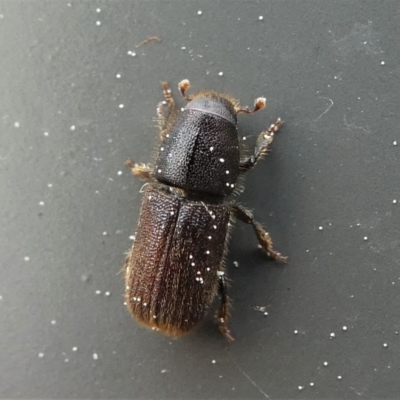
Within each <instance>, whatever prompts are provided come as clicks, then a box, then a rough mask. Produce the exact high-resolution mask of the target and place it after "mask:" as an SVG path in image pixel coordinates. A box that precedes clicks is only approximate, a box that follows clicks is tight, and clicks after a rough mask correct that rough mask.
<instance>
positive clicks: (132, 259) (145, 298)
mask: <svg viewBox="0 0 400 400" xmlns="http://www.w3.org/2000/svg"><path fill="white" fill-rule="evenodd" d="M229 218H230V207H229V205H226V204H208V203H207V204H206V203H204V202H198V201H192V200H188V199H185V198H182V197H178V196H177V195H176V194H175V193H173V192H169V191H168V190H167V189H165V187H164V186H162V185H150V186H148V187H147V188H146V190H145V193H144V199H143V203H142V209H141V213H140V219H139V222H138V228H137V232H136V238H135V243H134V245H133V248H132V250H131V251H130V253H129V254H128V257H127V262H126V269H127V270H126V275H125V276H126V278H125V281H126V293H125V298H126V303H127V305H128V308H129V310H130V312H131V313H132V314H133V316H135V317H136V318H137V319H138V320H139V321H140V322H142V323H143V324H144V325H147V326H150V327H153V328H156V329H160V330H162V331H163V332H164V333H166V334H169V335H173V336H178V335H181V334H184V333H186V332H188V331H190V330H192V329H193V327H194V326H195V325H197V323H198V322H199V321H200V320H201V319H202V317H203V315H204V313H205V311H206V310H207V308H208V307H209V306H210V304H211V302H212V300H213V299H214V297H215V295H216V293H217V290H218V274H220V273H221V272H222V268H223V265H222V262H223V256H224V252H225V248H226V244H227V240H228V229H229V226H228V223H229Z"/></svg>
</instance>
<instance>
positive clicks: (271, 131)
mask: <svg viewBox="0 0 400 400" xmlns="http://www.w3.org/2000/svg"><path fill="white" fill-rule="evenodd" d="M282 125H283V121H282V120H281V119H280V118H278V119H277V120H276V122H275V123H274V124H272V125H271V126H270V127H269V128H268V129H267V130H266V131H263V132H261V133H260V134H259V135H258V139H257V143H256V148H255V149H254V155H252V156H251V157H249V158H247V159H245V160H242V161H241V162H240V171H241V172H247V171H249V170H251V169H252V168H253V167H254V166H255V165H256V164H257V161H258V160H259V159H260V158H261V157H262V156H263V155H264V154H266V153H267V152H268V149H269V146H270V145H271V143H272V142H273V140H274V135H275V133H276V132H278V130H279V128H280V127H281V126H282Z"/></svg>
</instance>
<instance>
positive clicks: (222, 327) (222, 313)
mask: <svg viewBox="0 0 400 400" xmlns="http://www.w3.org/2000/svg"><path fill="white" fill-rule="evenodd" d="M218 278H219V281H218V285H219V286H218V292H219V294H220V295H221V304H220V306H219V310H218V312H217V319H218V324H219V331H220V332H221V333H222V334H223V335H224V336H225V337H226V338H227V339H228V340H229V341H230V342H233V341H234V340H235V338H234V337H233V336H232V335H231V331H230V330H229V326H228V320H229V297H228V294H227V283H226V278H225V275H224V273H223V272H220V273H219V276H218Z"/></svg>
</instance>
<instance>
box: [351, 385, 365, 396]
mask: <svg viewBox="0 0 400 400" xmlns="http://www.w3.org/2000/svg"><path fill="white" fill-rule="evenodd" d="M349 389H351V390H352V391H353V392H355V393H356V394H358V395H359V396H362V395H363V393H361V392H358V391H357V390H356V389H355V388H353V387H352V386H349Z"/></svg>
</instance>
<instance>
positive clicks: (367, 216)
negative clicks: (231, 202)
mask: <svg viewBox="0 0 400 400" xmlns="http://www.w3.org/2000/svg"><path fill="white" fill-rule="evenodd" d="M199 10H201V11H202V13H201V14H199V13H198V11H199ZM259 16H263V19H260V18H259ZM97 21H99V23H97ZM154 35H157V36H159V37H160V38H161V39H162V42H161V43H156V42H151V43H148V44H147V45H145V46H142V47H139V48H135V44H137V43H139V42H141V41H142V40H143V39H145V38H146V37H148V36H154ZM399 37H400V18H399V6H398V2H397V1H375V0H374V1H350V2H349V1H301V2H300V1H297V2H296V1H285V0H279V1H268V2H267V1H265V2H262V1H258V2H255V1H229V2H228V1H225V2H222V1H211V0H210V1H196V2H194V1H178V0H175V1H163V2H162V1H148V2H145V1H142V2H138V1H134V2H128V1H107V2H106V1H85V2H83V1H82V2H77V1H72V2H70V3H68V1H55V0H54V1H47V2H44V1H17V0H12V1H1V2H0V118H1V122H0V124H1V125H0V129H1V132H0V195H1V197H0V198H1V207H0V213H1V214H0V296H1V297H0V321H1V322H0V397H2V398H22V397H25V398H26V397H31V398H143V399H158V398H182V399H227V398H230V399H245V398H246V399H263V398H267V399H268V398H270V399H277V398H281V399H289V398H290V399H297V398H308V399H328V398H346V399H353V398H354V399H357V398H364V399H377V398H395V397H397V396H398V394H399V393H400V379H399V368H400V357H399V350H400V344H399V335H398V330H400V315H399V300H400V298H399V288H400V271H399V267H400V261H399V245H400V236H399V226H400V179H399V167H400V161H399V156H400V133H399V129H400V118H399V101H400V99H399V93H400V79H399V75H400V62H399V61H400V60H399V58H400V52H399ZM132 52H135V53H136V55H135V56H132ZM220 72H223V74H222V75H220V74H219V73H220ZM117 74H120V75H121V76H120V78H118V77H117ZM183 78H189V79H190V80H191V82H192V86H193V90H199V89H204V88H214V89H216V90H220V91H225V92H228V93H231V94H232V95H235V96H237V97H238V98H240V100H241V102H242V103H243V104H244V105H246V104H249V105H251V104H252V102H253V100H254V98H255V97H257V96H260V95H265V96H266V97H267V98H268V100H269V106H268V108H267V110H266V111H262V112H260V113H258V114H256V115H254V116H242V117H241V120H240V126H241V128H242V132H243V135H248V139H247V143H249V144H254V142H255V138H256V134H257V133H258V132H260V131H261V130H262V129H263V128H265V127H266V126H267V125H269V123H271V122H273V121H274V120H275V119H276V118H277V117H278V116H280V117H282V118H283V119H284V120H285V123H286V125H285V127H284V129H282V132H281V133H280V134H279V137H277V138H276V141H275V143H274V145H273V151H272V152H271V154H270V155H269V156H268V157H267V158H266V159H265V160H264V161H263V162H262V163H260V164H259V166H258V167H257V168H256V169H255V170H254V171H253V172H251V173H250V174H249V175H248V177H247V187H246V191H245V193H244V194H243V195H242V196H241V197H240V200H241V202H242V203H243V204H245V205H247V206H249V207H251V208H254V210H255V215H256V217H257V218H258V219H259V220H260V221H261V222H262V223H264V224H265V226H267V227H268V230H269V231H270V232H271V234H272V235H273V239H274V241H275V244H276V247H277V248H278V249H279V250H281V251H282V252H283V253H285V254H287V255H288V256H290V264H289V265H288V266H287V267H284V268H283V267H281V266H277V265H275V264H274V263H272V262H268V261H266V260H265V258H264V257H263V256H262V254H260V253H259V252H258V251H257V249H256V240H255V237H254V236H253V233H252V230H251V228H250V227H248V226H242V225H237V227H236V230H235V233H234V235H233V238H232V246H231V251H230V254H229V257H228V260H227V264H228V266H229V270H230V271H229V276H230V278H231V279H232V288H231V290H230V294H231V296H232V298H233V301H234V310H233V318H232V323H231V329H232V332H233V333H234V335H235V336H236V339H237V340H236V342H235V343H234V344H231V345H229V344H228V343H226V341H225V339H224V338H223V337H222V336H221V335H220V334H219V333H218V331H217V329H216V326H215V325H214V324H213V321H212V317H211V316H209V317H208V318H207V319H206V322H205V324H204V325H203V326H202V327H201V328H200V329H199V330H198V332H196V333H195V334H193V335H190V336H187V337H185V338H183V339H181V340H172V339H170V338H166V337H163V336H161V335H159V334H156V333H154V332H151V331H148V330H145V329H143V328H141V327H139V326H138V325H137V324H136V323H135V322H133V321H132V320H131V318H130V316H129V315H128V313H127V311H126V310H125V308H124V306H123V304H122V303H123V296H122V295H123V290H124V287H123V281H122V276H121V275H120V274H119V270H120V266H121V265H122V263H123V260H124V252H126V251H127V250H128V248H129V247H130V245H131V240H130V239H129V236H130V235H132V234H133V232H134V229H135V228H134V226H135V224H136V221H137V217H138V207H139V204H140V194H139V189H140V187H141V185H142V183H141V182H139V181H137V180H135V179H134V178H133V177H131V176H130V174H129V173H128V171H127V170H126V169H125V167H124V165H123V163H124V161H125V160H126V159H127V158H132V159H133V160H135V161H142V162H146V161H148V159H149V158H150V154H151V152H152V148H153V145H154V142H155V140H156V138H157V131H156V128H155V123H154V117H155V107H156V104H157V102H158V101H159V100H160V99H161V98H162V96H161V91H160V87H159V82H160V81H161V80H168V81H170V82H171V83H172V84H173V88H174V90H175V92H176V89H175V88H176V84H177V82H179V81H180V80H181V79H183ZM120 104H123V105H124V107H123V108H120ZM395 141H397V142H398V143H399V145H398V146H396V145H395ZM118 171H122V173H119V172H118ZM396 199H397V203H396V202H394V200H396ZM319 227H322V228H323V229H322V230H321V229H320V228H319ZM234 261H238V263H239V268H235V267H234V266H233V262H234ZM96 291H100V292H101V293H100V294H96ZM255 306H265V307H266V310H267V311H268V313H269V315H268V316H264V315H263V313H261V312H259V311H255V310H254V307H255ZM343 326H346V327H347V330H343V328H342V327H343ZM295 331H296V332H297V334H296V333H295ZM331 333H334V334H335V337H334V338H331V337H330V335H331ZM385 344H387V346H386V345H385ZM324 362H327V363H328V365H327V366H324ZM339 376H340V377H341V379H340V378H338V377H339ZM312 383H313V384H314V385H313V386H310V385H311V384H312Z"/></svg>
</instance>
